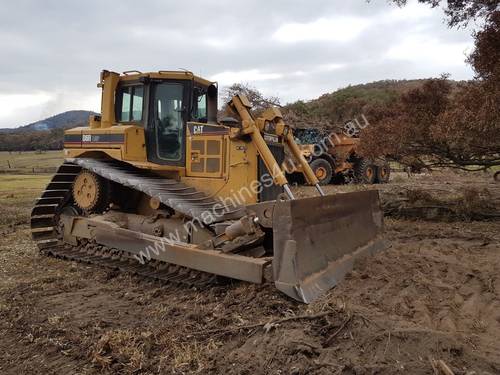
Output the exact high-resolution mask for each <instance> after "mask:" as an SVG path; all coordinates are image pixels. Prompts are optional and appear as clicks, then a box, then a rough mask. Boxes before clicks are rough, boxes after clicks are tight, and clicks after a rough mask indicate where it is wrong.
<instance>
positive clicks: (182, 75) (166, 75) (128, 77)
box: [120, 70, 216, 86]
mask: <svg viewBox="0 0 500 375" xmlns="http://www.w3.org/2000/svg"><path fill="white" fill-rule="evenodd" d="M145 77H147V78H153V79H185V80H193V81H195V82H197V83H199V84H201V85H203V86H210V85H211V84H215V83H216V82H211V81H209V80H206V79H204V78H202V77H198V76H196V75H194V74H193V73H192V72H190V71H187V70H160V71H158V72H146V73H143V72H140V71H138V70H129V71H126V72H123V73H121V74H120V81H135V80H137V79H140V78H145Z"/></svg>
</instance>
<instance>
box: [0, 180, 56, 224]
mask: <svg viewBox="0 0 500 375" xmlns="http://www.w3.org/2000/svg"><path fill="white" fill-rule="evenodd" d="M50 177H51V175H50V174H41V175H34V174H32V175H22V174H21V175H18V174H10V173H9V174H0V210H1V212H2V215H0V225H5V224H11V225H18V224H24V223H27V222H28V217H29V211H30V209H31V207H32V206H33V201H34V199H35V198H36V197H38V195H39V193H40V192H41V191H42V190H43V188H44V187H45V186H46V185H47V183H48V182H49V180H50Z"/></svg>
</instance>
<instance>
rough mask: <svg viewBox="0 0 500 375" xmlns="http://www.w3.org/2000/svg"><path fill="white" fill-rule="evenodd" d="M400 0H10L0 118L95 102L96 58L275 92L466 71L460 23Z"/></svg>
mask: <svg viewBox="0 0 500 375" xmlns="http://www.w3.org/2000/svg"><path fill="white" fill-rule="evenodd" d="M443 19H444V15H443V12H442V11H441V10H432V9H430V8H428V7H427V6H425V5H419V4H417V3H416V0H415V1H412V0H410V4H409V6H407V7H405V8H402V9H399V8H397V7H395V6H392V5H389V4H388V3H387V1H386V0H371V2H370V3H367V2H366V0H349V1H346V0H307V1H306V0H303V1H294V0H274V1H269V0H268V1H265V0H247V1H245V2H235V1H228V0H217V1H214V0H210V1H203V0H198V1H193V0H182V1H168V0H143V1H137V0H133V1H130V0H114V1H110V0H85V1H82V0H78V1H76V0H67V1H59V0H15V1H3V2H2V6H1V10H0V45H1V49H2V58H1V59H0V106H1V110H0V127H15V126H19V125H24V124H26V123H29V122H33V121H36V120H39V119H42V118H45V117H48V116H51V115H54V114H57V113H59V112H62V111H65V110H70V109H89V110H95V111H99V104H100V103H99V101H100V92H99V90H98V89H97V88H96V83H97V80H98V77H99V72H100V71H101V70H102V69H109V70H114V71H118V72H121V71H125V70H131V69H137V70H141V71H156V70H159V69H164V70H166V69H177V68H185V69H189V70H191V71H193V72H194V73H196V74H199V75H202V76H204V77H208V78H210V79H212V80H216V81H218V82H219V84H220V85H222V86H224V85H230V84H231V83H234V82H246V83H250V84H252V85H253V86H255V87H257V88H259V89H260V90H261V91H263V92H264V93H265V94H268V95H276V96H279V97H280V98H281V99H282V102H283V103H286V102H290V101H294V100H297V99H304V100H307V99H312V98H315V97H318V96H319V95H321V94H323V93H326V92H331V91H334V90H335V89H337V88H340V87H345V86H347V85H349V84H357V83H363V82H370V81H375V80H381V79H403V78H406V79H412V78H426V77H431V76H438V75H440V74H441V73H443V72H448V73H450V74H451V77H452V78H453V79H468V78H471V77H472V72H471V70H470V68H469V67H468V66H467V65H466V64H465V63H464V60H465V54H466V53H467V52H468V51H470V50H471V48H472V38H471V36H470V34H471V30H469V29H462V30H456V29H452V30H450V29H448V28H447V27H446V25H445V24H444V23H443Z"/></svg>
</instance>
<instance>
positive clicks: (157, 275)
mask: <svg viewBox="0 0 500 375" xmlns="http://www.w3.org/2000/svg"><path fill="white" fill-rule="evenodd" d="M85 160H86V161H82V162H78V163H75V162H72V161H66V162H65V163H64V164H62V165H61V166H60V167H59V168H58V170H57V172H56V173H55V175H54V176H53V177H52V180H51V181H50V182H49V184H48V185H47V187H46V189H45V190H44V191H43V192H42V194H41V196H40V198H38V199H37V200H36V203H35V206H34V207H33V209H32V211H31V219H30V225H31V234H32V238H33V240H34V241H35V242H36V244H37V246H38V248H39V250H40V252H41V253H43V254H45V255H49V256H53V257H56V258H61V259H67V260H72V261H77V262H83V263H87V264H95V265H99V266H103V267H106V268H109V269H114V270H120V271H123V272H127V273H132V274H136V275H139V276H142V277H145V278H148V279H153V280H158V281H161V282H170V283H176V284H183V285H188V286H192V287H201V286H204V285H207V284H209V283H213V282H214V281H215V280H217V279H219V278H218V277H217V276H216V275H213V274H209V273H206V272H201V271H196V270H192V269H189V268H186V267H181V266H177V265H171V264H167V263H164V262H160V261H151V262H148V263H146V264H141V263H139V262H138V261H137V260H136V259H134V258H132V254H129V253H127V252H124V251H122V250H117V249H112V248H107V247H105V246H102V245H98V244H96V243H95V242H91V241H80V244H79V245H78V246H71V245H69V244H66V243H64V242H63V241H62V239H61V235H60V233H59V232H60V231H59V229H58V224H59V213H60V211H61V210H62V208H63V207H64V206H65V205H66V204H68V202H70V201H71V193H72V192H71V190H72V186H73V182H74V180H75V178H76V176H77V175H78V173H79V172H80V171H81V170H82V168H85V169H89V170H91V171H93V172H95V173H96V174H99V175H101V176H102V177H104V178H109V177H112V180H113V181H115V182H117V183H120V184H123V185H125V186H128V187H131V188H137V190H139V191H142V192H144V193H146V194H148V195H150V196H155V197H157V198H158V199H160V201H161V202H162V203H164V204H169V203H172V204H173V206H174V207H178V208H180V209H183V210H184V211H181V212H183V213H185V214H187V215H189V216H191V215H195V214H196V213H198V214H199V213H200V212H201V211H200V209H201V208H203V210H207V209H210V208H211V206H213V205H215V204H216V203H218V202H216V201H215V200H213V199H212V200H210V198H206V197H205V198H204V199H203V201H200V200H196V201H194V202H193V201H192V199H193V198H192V196H193V194H199V192H196V191H194V189H193V188H189V187H187V186H185V185H183V184H180V183H178V182H177V181H174V180H168V179H162V178H159V177H156V176H152V175H148V174H146V173H142V174H141V173H139V172H140V170H134V169H133V168H127V167H126V166H123V165H117V164H113V163H106V162H102V161H95V162H96V163H90V161H89V160H90V159H85ZM79 161H80V160H79ZM92 162H94V161H92ZM87 167H90V168H87ZM105 168H107V169H108V171H107V172H105V171H104V169H105ZM98 172H99V173H98ZM176 192H177V194H178V195H177V196H176ZM179 192H180V193H179ZM190 200H191V201H190ZM175 202H177V204H176V203H175ZM180 203H182V205H181V204H180ZM200 204H201V206H200ZM223 209H224V210H226V211H225V212H223V213H222V214H221V216H220V217H221V218H222V217H223V218H225V219H224V220H227V219H228V217H239V216H241V215H242V210H241V208H239V207H236V208H235V207H227V206H224V207H223ZM191 217H192V216H191Z"/></svg>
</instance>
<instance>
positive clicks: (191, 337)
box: [0, 173, 500, 375]
mask: <svg viewBox="0 0 500 375" xmlns="http://www.w3.org/2000/svg"><path fill="white" fill-rule="evenodd" d="M396 177H397V176H396ZM396 177H395V178H394V182H392V183H390V184H387V185H384V186H382V187H381V189H382V190H383V192H384V194H385V196H386V197H388V196H389V197H392V196H394V194H393V193H394V192H395V191H396V192H397V191H402V190H408V188H409V187H411V189H413V188H417V189H419V190H424V191H428V192H430V193H432V194H435V192H436V191H439V190H440V189H441V190H443V189H444V190H445V192H441V194H440V196H441V198H442V196H443V195H446V196H447V197H451V198H452V197H453V196H455V197H460V196H462V195H463V194H462V193H461V192H460V189H462V188H471V187H475V188H477V189H478V191H482V192H484V191H485V189H486V190H487V191H488V194H489V195H488V197H489V198H488V200H489V202H493V203H492V204H493V206H491V207H492V208H491V207H490V210H491V212H496V213H498V212H499V210H498V206H497V203H496V202H498V199H499V198H500V192H499V189H498V183H493V182H492V181H493V180H492V178H491V176H482V175H457V174H449V173H448V174H438V175H436V174H435V175H431V176H421V177H418V178H416V177H412V178H411V179H407V178H405V177H404V176H403V177H401V176H400V177H401V178H400V179H398V178H396ZM449 181H451V183H450V184H447V182H449ZM362 188H363V187H344V188H338V187H328V190H329V191H330V192H332V191H334V190H336V189H337V190H350V189H351V190H352V189H362ZM297 192H299V193H300V194H301V195H311V194H313V189H310V188H297ZM445 193H446V194H445ZM461 194H462V195H461ZM484 194H486V193H484ZM396 195H397V194H396ZM451 198H450V199H451ZM445 200H446V199H445ZM4 205H8V202H7V200H5V199H4V198H3V197H2V202H1V203H0V206H2V207H1V208H2V211H4ZM20 207H24V206H22V205H21V206H20ZM24 215H27V211H26V212H25V213H24ZM21 216H22V215H21ZM21 216H19V215H16V223H17V225H16V226H13V225H11V224H2V237H1V238H0V373H2V374H19V373H23V374H35V373H36V374H39V373H49V374H51V373H57V374H75V373H76V374H94V373H130V374H131V373H151V374H153V373H176V374H182V373H203V374H206V373H208V374H218V373H226V374H260V373H262V374H306V373H307V374H434V373H435V372H434V370H433V367H432V364H431V361H432V360H443V361H444V363H446V364H447V365H448V366H449V368H450V369H451V370H452V371H453V372H454V373H455V374H470V375H472V374H499V373H500V344H499V339H500V245H499V244H500V221H498V220H496V219H494V218H493V219H491V220H482V221H473V220H468V219H467V220H466V219H464V218H462V219H460V217H457V216H453V217H452V219H451V220H441V219H442V217H441V216H435V217H432V216H431V217H425V218H418V219H415V218H414V219H413V220H409V219H408V218H406V216H405V217H404V218H402V217H401V216H397V215H395V216H394V217H397V218H394V217H389V218H387V219H386V237H387V239H388V241H389V242H390V243H391V245H392V246H391V248H390V249H388V250H387V251H385V252H383V253H380V254H378V255H377V256H375V257H373V258H370V259H366V260H363V261H362V262H360V263H359V264H358V265H357V266H356V267H355V269H354V271H353V272H352V273H351V274H350V275H349V276H348V278H347V279H346V280H345V281H344V282H343V283H342V284H341V285H340V286H338V287H336V288H334V289H333V290H331V291H330V292H329V293H328V294H327V295H325V296H324V297H323V298H322V299H320V300H319V301H317V302H316V303H314V304H311V305H303V304H299V303H296V302H294V301H292V300H291V299H289V298H287V297H286V296H284V295H282V294H280V293H279V292H278V291H277V290H275V289H274V288H273V286H272V285H251V284H247V283H243V282H230V283H228V284H222V285H214V286H210V287H208V288H206V289H204V290H195V289H192V288H187V287H183V286H175V285H163V286H162V285H158V284H156V283H154V282H150V281H146V280H143V279H140V278H138V277H135V276H131V275H127V274H120V273H116V272H110V271H107V270H103V269H100V268H97V267H94V266H88V265H83V264H78V263H72V262H66V261H62V260H57V259H52V258H47V257H44V256H41V255H39V254H38V252H37V250H36V248H35V246H34V244H33V243H32V242H31V240H30V236H29V229H28V226H27V224H26V220H24V221H23V220H19V217H21ZM26 217H27V216H26Z"/></svg>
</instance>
